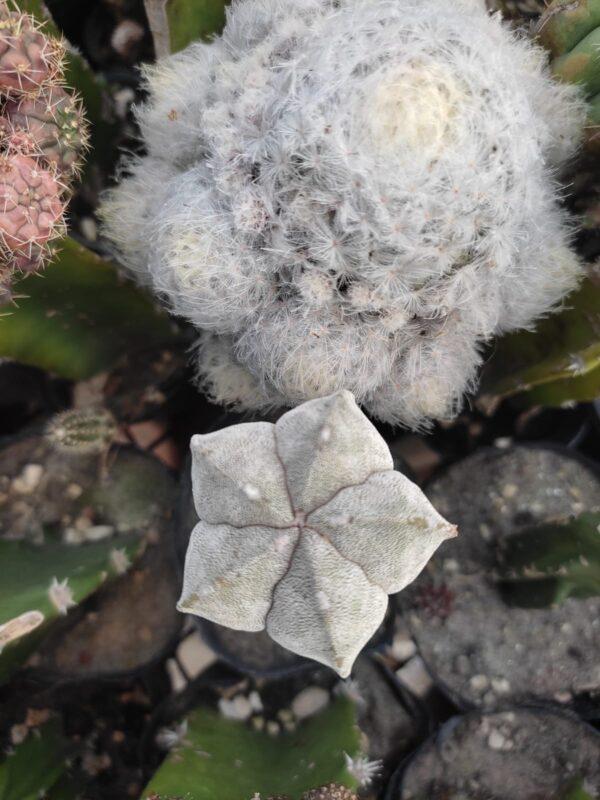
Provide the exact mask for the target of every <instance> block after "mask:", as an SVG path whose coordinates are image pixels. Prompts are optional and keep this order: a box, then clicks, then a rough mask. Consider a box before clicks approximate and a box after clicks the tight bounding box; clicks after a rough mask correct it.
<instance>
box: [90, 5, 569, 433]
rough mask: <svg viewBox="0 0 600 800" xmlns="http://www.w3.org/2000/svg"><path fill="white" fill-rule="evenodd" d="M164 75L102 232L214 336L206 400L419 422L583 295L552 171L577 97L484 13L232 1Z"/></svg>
mask: <svg viewBox="0 0 600 800" xmlns="http://www.w3.org/2000/svg"><path fill="white" fill-rule="evenodd" d="M147 81H148V89H149V100H148V102H147V103H146V104H145V105H144V106H142V107H141V108H140V109H139V110H138V118H139V121H140V127H141V131H142V135H143V138H144V140H145V143H146V147H147V155H146V156H144V157H142V158H141V159H138V160H136V161H134V162H133V163H132V164H131V165H130V172H131V176H130V177H128V178H126V179H125V180H124V181H123V182H122V184H121V185H120V186H119V187H118V188H117V189H116V190H115V191H113V193H112V196H111V197H109V198H108V199H107V202H106V204H105V206H104V217H105V220H106V230H107V233H108V235H109V237H110V238H111V239H112V240H113V242H114V243H115V245H116V248H117V249H118V251H119V253H120V256H121V259H122V260H123V262H124V263H125V264H126V265H127V266H129V268H130V269H132V270H133V271H134V272H136V273H137V274H138V275H139V276H141V279H142V280H144V281H145V282H147V283H149V284H150V285H151V286H153V287H154V289H155V290H156V291H157V292H158V293H159V294H160V295H161V296H162V297H163V298H164V299H165V300H166V302H167V304H168V305H169V307H170V308H171V310H172V311H173V312H174V313H176V314H179V315H181V316H183V317H185V318H187V319H189V320H190V321H191V322H192V323H193V324H194V325H196V326H197V327H198V328H199V329H201V330H202V331H203V332H204V333H203V335H202V342H201V345H200V346H199V348H198V350H197V353H198V371H199V374H200V380H201V382H202V385H203V386H204V388H206V389H207V391H208V393H209V394H210V396H211V397H212V398H213V399H218V400H219V401H220V402H229V403H231V404H233V405H235V406H237V407H239V408H252V409H259V408H260V409H264V408H267V407H269V406H273V405H294V404H297V403H299V402H302V401H303V400H306V399H309V398H312V397H316V396H321V395H324V394H327V393H331V392H334V391H337V390H339V389H342V388H343V389H348V390H350V391H352V392H353V393H354V394H355V396H356V398H357V400H358V401H359V402H360V403H361V404H362V405H363V406H364V407H365V408H366V409H367V410H369V411H370V412H371V413H372V414H374V415H376V416H378V417H380V418H381V419H383V420H386V421H389V422H392V423H402V424H405V425H408V426H411V427H414V428H418V427H423V426H425V425H427V423H428V421H429V420H430V419H431V418H443V417H448V416H451V415H452V414H454V413H456V412H457V411H458V410H459V408H460V406H461V402H462V397H463V395H464V393H465V391H469V390H472V389H473V388H474V386H475V385H476V379H477V369H478V366H479V363H480V355H479V351H480V349H481V346H482V345H483V344H484V343H485V342H486V341H488V340H489V339H490V338H491V337H492V336H494V335H496V334H499V333H502V332H505V331H509V330H513V329H516V328H519V327H529V326H531V325H532V324H533V322H534V321H535V320H536V318H538V317H539V316H540V315H542V314H544V313H547V312H548V311H551V310H552V309H553V308H555V307H556V306H557V305H558V304H559V303H560V301H561V299H562V298H563V297H564V296H565V294H567V293H568V292H569V291H570V290H572V289H573V288H574V287H575V285H576V284H577V281H578V279H579V276H580V265H579V264H578V261H577V259H576V258H575V256H574V255H573V254H572V253H571V251H570V250H569V244H570V236H571V232H570V225H569V220H568V218H566V217H565V214H564V213H563V212H562V211H561V209H560V207H559V205H558V200H559V197H560V192H561V188H560V186H559V184H558V182H557V174H558V172H559V170H560V169H561V168H562V166H563V164H564V162H565V160H566V159H568V158H569V157H571V156H572V154H573V152H574V151H575V149H576V147H577V145H578V142H579V139H580V132H581V128H582V124H583V119H584V105H583V101H582V100H581V98H580V94H579V92H578V90H577V89H576V88H573V87H568V86H563V85H559V84H557V83H556V82H554V81H553V80H552V78H551V77H550V74H549V70H548V67H547V65H546V59H545V56H544V53H543V51H542V50H541V49H540V48H538V47H537V45H535V44H534V43H532V42H529V41H527V40H526V39H524V38H522V37H518V36H517V35H516V34H515V33H513V32H511V31H510V30H509V29H508V28H506V27H505V26H503V24H502V22H501V20H500V18H499V17H497V16H495V17H489V16H488V15H487V14H486V13H485V11H484V9H483V4H482V3H481V2H479V0H477V2H476V1H475V0H463V2H460V3H458V2H457V3H452V4H449V3H447V2H446V1H445V0H238V2H235V1H234V2H233V4H232V5H231V7H230V8H229V9H228V12H227V25H226V27H225V30H224V32H223V35H222V36H221V37H220V38H218V39H217V40H215V41H214V42H213V43H211V44H210V45H207V44H194V45H192V46H191V47H189V48H188V49H187V50H185V51H184V52H183V53H179V54H177V55H176V56H173V57H171V58H170V59H167V60H165V61H163V62H161V63H159V64H157V65H155V66H154V67H152V68H150V69H148V71H147Z"/></svg>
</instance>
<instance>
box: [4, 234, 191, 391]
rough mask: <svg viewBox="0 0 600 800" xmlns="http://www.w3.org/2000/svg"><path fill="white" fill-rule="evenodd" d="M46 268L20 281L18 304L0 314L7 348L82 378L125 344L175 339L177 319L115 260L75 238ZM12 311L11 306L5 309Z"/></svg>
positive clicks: (138, 345)
mask: <svg viewBox="0 0 600 800" xmlns="http://www.w3.org/2000/svg"><path fill="white" fill-rule="evenodd" d="M61 247H62V249H61V251H60V253H59V254H58V256H57V258H56V260H55V261H54V262H53V263H52V264H50V265H49V266H48V267H47V269H46V270H45V271H44V273H43V274H42V275H31V276H29V277H28V278H26V279H25V280H23V281H21V282H20V283H19V284H18V291H19V294H23V295H25V298H24V299H21V300H19V301H18V308H15V309H13V310H12V311H10V308H8V309H7V311H8V313H6V316H1V315H0V356H4V357H6V358H11V359H14V360H16V361H21V362H22V363H24V364H29V365H31V366H35V367H41V368H42V369H46V370H49V371H50V372H54V373H55V374H57V375H60V376H61V377H63V378H68V379H71V380H83V379H85V378H89V377H91V376H92V375H95V374H97V373H99V372H102V371H103V370H105V369H107V368H109V367H110V366H112V365H113V364H114V363H115V362H116V361H117V359H118V358H120V357H121V356H122V354H123V353H124V352H126V351H128V352H131V351H132V350H135V349H136V348H141V347H146V346H148V347H151V346H153V345H162V344H167V343H169V342H173V341H175V340H176V339H177V338H178V336H177V334H176V333H175V328H174V325H173V323H172V322H171V321H170V320H169V318H168V316H167V315H166V314H163V313H162V312H159V311H158V310H157V309H156V308H155V307H154V305H153V304H152V302H151V301H150V299H149V298H148V297H147V296H146V295H145V294H144V293H143V292H142V291H141V290H140V289H138V288H137V287H136V286H134V285H133V284H132V283H130V282H129V281H125V280H124V279H122V278H121V277H120V276H119V274H118V272H117V269H116V267H115V266H114V265H113V264H112V263H110V262H108V261H105V260H103V259H102V258H100V257H99V256H97V255H95V254H94V253H92V252H91V251H90V250H87V249H86V248H85V247H83V246H82V245H80V244H77V243H76V242H75V241H73V240H72V239H69V238H67V239H65V240H64V241H63V242H62V243H61ZM2 310H3V311H5V309H2Z"/></svg>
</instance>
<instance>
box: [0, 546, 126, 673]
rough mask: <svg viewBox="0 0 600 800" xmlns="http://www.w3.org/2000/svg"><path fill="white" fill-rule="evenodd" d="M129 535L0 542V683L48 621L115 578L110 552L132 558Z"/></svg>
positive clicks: (115, 565) (44, 630) (116, 570)
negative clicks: (72, 541) (73, 540)
mask: <svg viewBox="0 0 600 800" xmlns="http://www.w3.org/2000/svg"><path fill="white" fill-rule="evenodd" d="M139 549H140V543H139V538H138V537H137V536H134V535H130V536H119V537H113V538H109V539H104V540H102V541H99V542H92V543H89V544H82V545H78V546H73V545H69V544H63V543H61V542H55V541H51V542H49V543H47V544H44V545H39V546H34V545H30V544H27V543H24V542H11V541H2V540H0V562H1V563H2V585H1V586H0V649H1V653H0V683H2V682H4V681H6V680H7V679H8V677H10V675H11V674H12V673H13V672H14V671H15V670H16V669H17V668H18V667H19V666H20V665H21V663H22V662H23V661H24V660H25V659H26V658H27V656H29V654H30V653H31V652H32V650H33V649H34V648H35V646H36V645H37V643H38V642H39V641H41V638H42V636H44V635H45V634H46V633H47V632H48V628H49V625H50V624H51V623H52V621H54V620H56V619H58V618H59V617H60V616H64V615H65V614H66V613H67V612H68V611H69V609H70V608H73V607H75V606H76V605H78V604H79V603H80V602H81V601H82V600H84V599H85V598H86V597H87V596H88V595H89V594H90V593H91V592H93V591H95V590H96V589H97V588H98V587H99V586H101V585H102V584H103V583H104V581H105V580H106V578H107V577H108V576H111V575H112V576H116V575H119V574H120V570H119V565H118V561H116V560H115V553H116V552H118V551H122V552H123V553H124V554H126V555H127V556H128V558H133V557H134V556H135V554H136V553H137V552H138V551H139Z"/></svg>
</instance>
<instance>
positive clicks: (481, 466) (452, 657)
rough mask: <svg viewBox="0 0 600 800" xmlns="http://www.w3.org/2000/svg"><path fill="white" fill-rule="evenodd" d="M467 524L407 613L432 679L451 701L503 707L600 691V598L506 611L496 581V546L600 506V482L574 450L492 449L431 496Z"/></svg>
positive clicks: (437, 485) (408, 600) (403, 597)
mask: <svg viewBox="0 0 600 800" xmlns="http://www.w3.org/2000/svg"><path fill="white" fill-rule="evenodd" d="M427 493H428V496H429V499H430V500H431V502H432V503H433V505H434V506H435V507H436V508H437V509H438V511H439V512H440V513H441V514H442V515H443V516H444V517H445V518H446V519H448V520H450V521H451V522H453V523H455V524H457V525H458V529H459V535H458V537H457V538H456V539H452V540H450V541H448V542H445V543H443V544H442V546H441V547H440V548H439V550H438V552H437V553H436V555H435V556H434V558H433V559H432V561H431V562H430V563H429V565H428V566H427V567H426V569H425V570H424V571H423V573H422V574H421V575H420V576H419V578H418V580H417V581H416V582H415V583H414V584H412V586H410V587H409V588H408V589H406V590H405V591H404V592H402V593H401V594H400V595H399V603H400V607H401V609H402V611H403V615H404V618H405V620H406V622H407V623H408V626H409V629H410V631H411V633H412V635H413V637H414V638H415V640H416V643H417V645H418V648H419V651H420V653H421V655H422V657H423V659H424V660H425V662H426V664H427V666H428V667H429V669H430V671H431V672H432V674H433V675H434V677H435V678H436V679H437V680H439V681H440V683H441V684H442V685H443V686H444V687H446V688H447V689H448V690H449V692H450V694H451V696H452V697H454V698H457V699H458V700H459V701H462V702H464V703H466V704H472V705H475V706H483V707H487V708H493V707H497V706H498V705H501V704H504V703H506V702H507V701H508V700H509V699H510V700H511V701H513V702H514V701H530V700H533V699H540V698H542V699H553V700H556V701H559V702H563V703H568V702H570V701H571V700H572V699H573V697H574V696H576V695H578V694H581V693H586V692H595V691H598V690H599V689H600V667H599V665H598V652H599V651H600V598H595V597H592V598H588V599H575V598H570V599H569V600H567V601H565V602H564V603H562V604H561V605H559V606H556V607H551V608H543V609H529V608H514V607H512V608H511V607H509V606H507V605H505V604H504V602H503V601H502V598H501V596H500V593H499V591H498V589H497V587H496V584H495V580H494V569H495V567H496V564H497V561H496V552H497V550H496V548H497V546H498V544H499V543H500V542H501V541H503V540H505V539H506V537H509V536H511V535H512V534H514V533H518V532H520V531H522V530H524V529H525V528H528V527H531V526H533V525H536V524H539V523H543V522H550V521H554V520H564V519H565V518H568V517H570V516H574V515H578V514H580V513H582V512H584V511H593V510H598V509H599V508H600V482H599V481H598V478H597V476H596V474H595V473H594V472H593V471H592V469H591V468H590V467H589V466H588V465H587V464H585V463H582V462H581V461H580V460H578V459H576V458H575V457H573V456H572V455H570V454H567V453H566V452H564V453H563V452H559V451H555V450H552V449H544V448H539V447H515V448H512V449H510V450H507V451H500V450H491V449H489V450H482V451H480V452H478V453H476V454H475V455H473V456H471V457H469V458H467V459H465V460H464V461H462V462H460V463H458V464H455V465H454V466H452V467H450V469H448V470H447V472H446V473H445V474H443V475H442V476H441V477H439V478H438V479H436V480H435V481H434V482H433V483H432V484H431V485H430V486H429V488H428V492H427Z"/></svg>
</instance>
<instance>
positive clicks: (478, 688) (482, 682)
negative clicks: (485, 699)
mask: <svg viewBox="0 0 600 800" xmlns="http://www.w3.org/2000/svg"><path fill="white" fill-rule="evenodd" d="M489 685H490V682H489V680H488V677H487V675H473V677H472V678H471V680H470V681H469V686H470V687H471V689H472V690H473V691H474V692H477V693H481V692H484V691H485V690H486V689H487V688H488V686H489Z"/></svg>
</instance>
